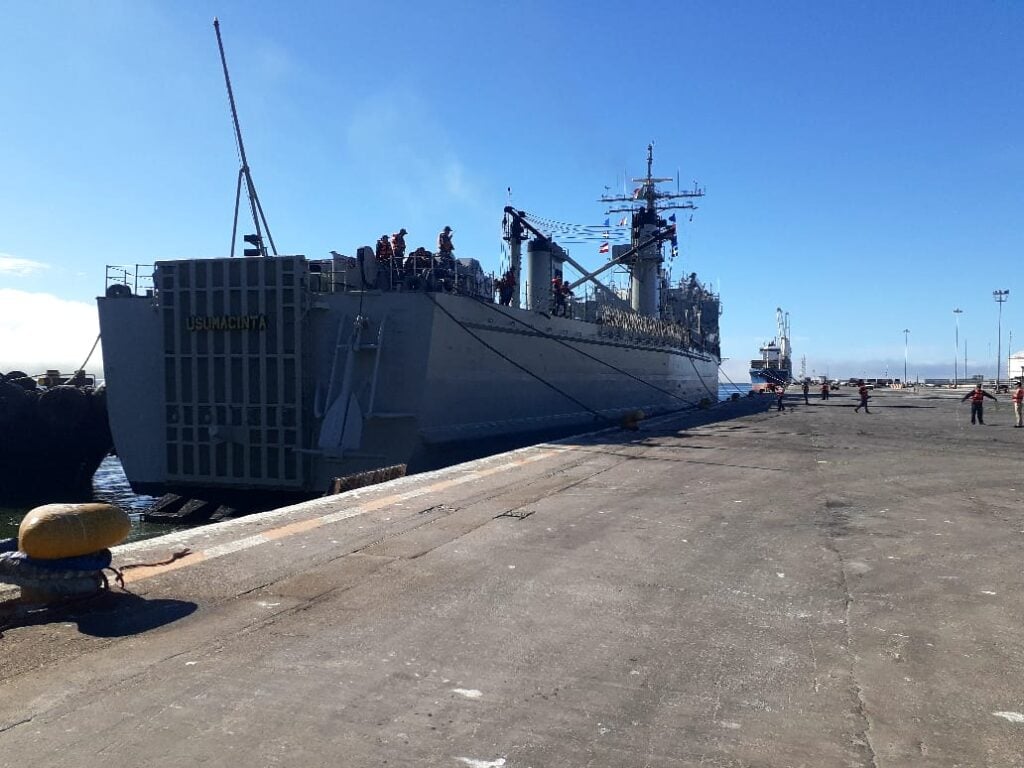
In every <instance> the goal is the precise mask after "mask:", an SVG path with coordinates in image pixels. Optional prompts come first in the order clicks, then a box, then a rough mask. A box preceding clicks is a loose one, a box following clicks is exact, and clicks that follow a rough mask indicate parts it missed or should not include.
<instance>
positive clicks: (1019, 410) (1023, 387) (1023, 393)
mask: <svg viewBox="0 0 1024 768" xmlns="http://www.w3.org/2000/svg"><path fill="white" fill-rule="evenodd" d="M1013 415H1014V418H1015V419H1016V423H1015V424H1014V425H1013V426H1015V427H1021V426H1024V379H1021V380H1020V381H1018V382H1017V389H1016V391H1014V393H1013Z"/></svg>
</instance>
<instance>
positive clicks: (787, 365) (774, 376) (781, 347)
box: [750, 308, 793, 392]
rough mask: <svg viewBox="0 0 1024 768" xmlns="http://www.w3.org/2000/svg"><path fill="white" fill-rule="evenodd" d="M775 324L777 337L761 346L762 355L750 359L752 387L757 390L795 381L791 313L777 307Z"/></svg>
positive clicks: (760, 390)
mask: <svg viewBox="0 0 1024 768" xmlns="http://www.w3.org/2000/svg"><path fill="white" fill-rule="evenodd" d="M775 325H776V329H775V338H773V339H772V340H771V341H769V342H767V343H765V344H764V345H763V346H762V347H761V349H760V352H761V357H758V358H754V359H753V360H751V361H750V388H751V389H752V390H753V391H755V392H764V391H765V390H770V389H773V388H775V387H777V386H786V385H787V384H789V383H790V382H792V381H793V355H792V350H791V349H790V346H789V313H788V312H783V311H782V309H780V308H776V310H775Z"/></svg>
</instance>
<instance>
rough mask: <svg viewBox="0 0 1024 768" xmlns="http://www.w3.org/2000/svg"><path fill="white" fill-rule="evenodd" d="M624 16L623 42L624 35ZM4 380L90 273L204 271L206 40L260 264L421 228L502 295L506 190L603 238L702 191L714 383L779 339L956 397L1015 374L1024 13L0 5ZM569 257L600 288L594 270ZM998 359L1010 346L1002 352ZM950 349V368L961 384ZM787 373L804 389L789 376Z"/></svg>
mask: <svg viewBox="0 0 1024 768" xmlns="http://www.w3.org/2000/svg"><path fill="white" fill-rule="evenodd" d="M638 13H643V14H644V15H643V16H638V15H637V14H638ZM0 14H2V18H3V19H4V23H3V25H2V26H0V64H2V66H0V103H2V105H3V109H2V112H0V114H2V115H3V117H2V118H0V178H2V183H0V370H5V369H6V368H9V367H11V366H12V365H14V364H17V365H18V366H21V367H31V366H33V365H37V366H38V367H40V368H41V367H47V366H53V365H61V366H62V367H70V366H71V365H75V364H77V363H79V362H80V361H81V360H80V358H84V356H85V354H86V353H87V352H88V350H89V347H90V346H91V344H92V341H93V339H94V338H95V334H96V321H95V310H94V303H93V299H94V297H95V296H96V295H98V294H99V293H100V292H101V291H102V289H103V274H104V266H105V265H106V264H134V263H151V262H152V261H154V260H158V259H165V258H184V257H191V256H220V255H226V253H227V249H228V245H229V242H230V234H231V214H232V206H233V203H234V185H235V179H236V172H237V167H238V166H237V157H236V154H235V148H234V140H233V136H232V130H231V124H230V120H229V113H228V106H227V100H226V96H225V90H224V85H223V81H222V76H221V71H220V63H219V59H218V54H217V46H216V40H215V37H214V33H213V29H212V24H211V22H212V19H213V16H215V15H216V16H219V17H220V20H221V26H222V32H223V35H224V42H225V47H226V51H227V56H228V62H229V66H230V68H231V74H232V81H233V85H234V87H235V95H236V98H237V101H238V107H239V113H240V117H241V120H242V127H243V131H244V136H245V142H246V149H247V153H248V156H249V161H250V165H251V167H252V170H253V175H254V178H255V181H256V184H257V187H258V189H259V192H260V197H261V200H262V202H263V206H264V209H265V211H266V213H267V216H268V219H269V222H270V226H271V230H272V232H273V235H274V238H275V240H276V242H277V245H278V248H279V250H280V251H282V252H286V253H305V254H307V255H310V256H322V255H325V254H326V253H327V251H329V250H331V249H336V250H339V251H342V252H352V251H353V250H354V248H355V247H356V246H358V245H361V244H371V243H373V242H374V241H375V240H376V238H377V237H379V236H380V234H382V233H384V232H393V231H395V230H396V229H397V228H398V227H400V226H404V227H406V228H407V229H408V230H409V232H410V235H409V241H410V244H412V245H413V246H415V245H418V244H421V243H422V244H427V245H430V244H432V242H433V241H434V239H435V237H436V234H437V231H438V230H439V229H440V228H441V227H442V226H444V225H445V224H449V225H451V226H452V227H453V228H454V229H455V243H456V253H457V254H458V255H460V256H474V257H476V258H478V259H480V261H481V262H483V264H484V265H485V267H487V268H489V269H494V270H497V269H499V267H500V259H501V256H502V251H501V241H500V230H499V222H500V218H501V209H502V207H503V206H504V205H505V203H506V196H507V192H506V190H507V189H508V188H509V187H511V189H512V199H513V201H514V203H515V204H516V205H517V206H518V207H520V208H523V209H525V210H527V211H529V212H531V213H535V214H537V215H538V216H543V217H547V218H551V219H557V220H560V221H566V222H575V223H582V224H594V223H600V222H601V221H603V220H604V218H605V213H604V209H603V208H602V206H601V205H600V203H598V202H597V198H598V197H599V196H600V194H601V193H602V192H603V191H604V187H605V186H611V187H612V188H613V189H618V188H620V187H621V186H622V183H623V173H624V171H626V172H628V174H629V175H630V176H635V175H640V174H641V173H642V171H643V163H644V155H645V148H646V145H647V143H648V142H649V141H652V140H653V141H654V142H655V160H656V162H655V169H656V171H657V172H659V173H661V174H664V175H666V176H675V175H676V173H677V172H678V173H679V175H680V178H681V181H682V185H683V186H690V185H691V184H692V183H693V181H694V180H698V181H699V182H700V183H701V184H702V185H703V186H705V187H706V190H707V196H706V197H705V198H704V199H703V200H702V201H700V202H699V209H698V210H697V211H696V212H695V214H694V217H693V221H692V222H683V227H682V230H681V233H680V256H679V258H678V259H677V260H676V262H675V263H674V264H673V273H674V274H675V275H676V276H678V275H681V274H683V273H689V272H690V271H696V272H697V273H698V274H699V275H700V276H701V278H702V279H704V280H705V281H707V282H710V283H712V284H713V285H714V286H715V287H716V288H717V287H720V289H721V293H722V299H723V304H724V310H725V312H724V315H723V317H722V326H723V352H724V354H725V356H726V357H728V358H730V360H729V361H727V363H726V364H725V370H726V371H727V372H728V374H729V376H730V377H732V378H734V379H737V380H739V377H744V378H745V372H746V367H747V366H746V361H747V360H748V359H749V358H750V357H751V356H754V355H756V354H757V347H758V346H759V344H760V343H761V342H762V341H764V340H765V339H766V338H767V337H770V336H771V335H772V333H773V331H774V312H775V307H776V306H781V307H784V308H785V309H787V310H788V311H789V312H790V314H791V318H792V325H793V335H794V349H795V355H796V358H797V361H799V358H800V357H801V356H806V358H807V371H808V373H810V372H811V371H812V370H813V371H815V372H818V373H821V372H824V371H826V370H828V371H829V372H830V373H832V374H833V375H869V376H870V375H882V374H883V373H884V371H885V369H886V367H888V369H889V372H890V374H892V375H901V374H902V369H903V362H904V335H903V333H902V330H903V329H904V328H909V329H910V330H911V333H910V335H909V358H910V366H909V367H910V373H911V376H913V375H914V374H915V373H917V374H920V375H921V376H922V377H923V376H926V375H948V374H949V373H951V368H952V359H953V345H954V317H953V314H952V310H953V308H954V307H957V306H959V307H960V308H962V309H963V310H964V314H963V315H962V316H961V323H960V336H961V340H963V339H966V341H967V345H968V362H969V364H970V368H971V372H972V373H973V372H981V371H982V370H984V371H985V372H988V373H992V372H994V367H995V358H996V346H997V339H996V335H997V307H996V305H995V303H994V302H993V300H992V295H991V294H992V291H993V290H994V289H997V288H999V289H1010V291H1011V293H1010V297H1009V301H1008V302H1007V304H1006V305H1005V306H1004V308H1003V309H1004V312H1003V322H1002V331H1003V340H1002V345H1003V347H1004V348H1005V347H1006V345H1007V343H1008V335H1009V333H1010V331H1011V330H1012V331H1014V332H1015V333H1016V334H1017V335H1015V337H1014V348H1024V322H1022V319H1024V285H1021V284H1020V281H1019V280H1018V275H1020V274H1022V270H1021V269H1020V267H1019V266H1018V264H1019V263H1020V260H1021V257H1022V250H1024V248H1022V246H1024V234H1022V228H1021V210H1022V207H1024V98H1022V97H1024V93H1022V91H1024V85H1022V84H1024V4H1022V3H1019V2H973V3H947V2H899V3H892V2H856V3H854V2H849V3H843V4H839V3H818V2H775V3H755V2H740V3H718V2H704V3H684V2H664V3H660V2H652V3H648V4H644V5H636V6H635V7H631V6H629V5H626V4H622V3H612V2H591V3H587V4H586V6H585V9H584V6H583V5H581V4H576V3H568V2H522V3H497V2H495V3H476V2H444V1H443V0H440V1H439V2H434V3H429V4H425V3H401V2H398V3H389V2H376V3H365V2H361V3H354V2H351V3H350V2H302V3H296V4H288V5H286V4H283V3H281V4H278V3H274V4H271V3H252V2H247V3H240V2H222V3H200V2H189V3H150V2H142V1H139V0H133V1H132V2H113V1H107V2H99V3H85V2H82V3H76V2H60V3H52V2H36V3H23V2H8V1H7V0H0ZM571 253H572V255H573V256H574V257H576V258H577V259H578V260H580V261H583V262H584V263H585V264H588V265H592V266H597V265H598V264H599V263H601V261H600V257H599V256H598V254H597V244H596V243H595V244H594V245H593V246H590V245H585V246H580V245H576V246H572V248H571ZM1018 342H1019V343H1018ZM962 354H963V351H962V350H961V357H962ZM797 364H798V365H799V363H797Z"/></svg>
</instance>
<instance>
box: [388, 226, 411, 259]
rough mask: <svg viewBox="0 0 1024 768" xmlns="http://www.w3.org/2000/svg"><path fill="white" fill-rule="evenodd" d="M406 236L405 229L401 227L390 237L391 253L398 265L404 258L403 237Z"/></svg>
mask: <svg viewBox="0 0 1024 768" xmlns="http://www.w3.org/2000/svg"><path fill="white" fill-rule="evenodd" d="M407 234H408V232H406V231H405V227H402V228H401V229H400V230H398V231H397V232H395V234H393V235H392V236H391V251H392V253H394V254H395V261H396V262H398V263H399V264H401V263H402V260H403V259H404V258H405V236H406V235H407Z"/></svg>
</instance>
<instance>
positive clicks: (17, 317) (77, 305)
mask: <svg viewBox="0 0 1024 768" xmlns="http://www.w3.org/2000/svg"><path fill="white" fill-rule="evenodd" d="M98 334H99V317H98V315H97V312H96V304H95V303H93V302H84V301H68V300H66V299H60V298H57V297H56V296H53V295H51V294H49V293H35V292H31V291H16V290H13V289H9V288H0V371H3V372H7V371H11V370H15V369H18V370H22V371H26V372H28V373H38V372H40V371H44V370H46V369H47V368H59V369H60V370H73V369H74V368H75V367H77V366H79V365H81V364H82V361H83V360H84V359H85V357H86V355H88V354H89V349H90V348H91V347H92V345H93V342H95V341H96V336H97V335H98ZM101 366H102V358H101V354H100V350H99V349H98V348H97V350H96V352H94V353H93V357H92V359H91V360H90V361H89V365H88V368H89V370H90V371H97V370H98V369H99V368H100V367H101Z"/></svg>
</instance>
